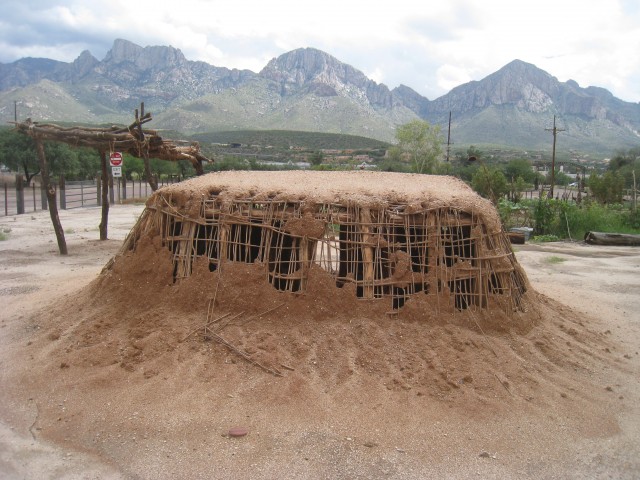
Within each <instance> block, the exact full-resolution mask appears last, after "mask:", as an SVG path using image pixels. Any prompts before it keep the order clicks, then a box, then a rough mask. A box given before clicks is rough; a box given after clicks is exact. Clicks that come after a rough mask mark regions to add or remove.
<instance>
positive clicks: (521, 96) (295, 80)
mask: <svg viewBox="0 0 640 480" xmlns="http://www.w3.org/2000/svg"><path fill="white" fill-rule="evenodd" d="M140 102H144V103H145V110H146V111H148V112H152V114H153V119H154V120H153V122H152V123H151V124H150V127H151V128H157V129H171V130H177V131H180V132H183V133H185V134H192V133H199V132H211V131H225V130H239V129H243V130H246V129H254V130H267V129H269V130H273V129H278V130H299V131H315V132H328V133H344V134H352V135H359V136H364V137H369V138H375V139H378V140H384V141H393V140H394V133H395V127H396V126H397V125H400V124H403V123H406V122H408V121H411V120H414V119H424V120H427V121H429V122H430V123H432V124H438V125H441V127H442V129H443V133H444V134H445V135H446V134H447V128H448V122H449V115H450V114H451V139H452V141H453V143H454V144H458V145H475V146H479V147H482V146H491V147H505V148H514V149H531V150H536V149H539V150H548V149H549V146H550V144H551V141H552V139H551V134H550V132H549V130H548V129H549V128H550V127H552V126H553V119H554V116H556V118H557V122H558V123H557V125H558V127H559V128H560V129H561V130H562V132H561V134H559V138H558V142H559V148H562V149H564V150H567V151H568V150H574V151H577V152H583V153H585V154H597V155H609V154H611V153H613V152H614V151H615V150H619V149H626V148H631V147H634V146H638V145H639V144H640V104H638V103H630V102H625V101H622V100H620V99H618V98H615V97H614V96H613V95H612V94H611V93H610V92H609V91H607V90H605V89H603V88H599V87H587V88H582V87H580V86H579V85H578V84H577V83H576V82H575V81H573V80H569V81H567V82H560V81H558V79H557V78H555V77H553V76H552V75H550V74H549V73H547V72H545V71H543V70H541V69H539V68H537V67H536V66H535V65H532V64H529V63H526V62H523V61H520V60H514V61H512V62H510V63H509V64H507V65H505V66H504V67H502V68H501V69H500V70H498V71H496V72H495V73H492V74H491V75H489V76H487V77H485V78H484V79H482V80H479V81H472V82H469V83H465V84H463V85H460V86H458V87H455V88H454V89H452V90H451V91H450V92H449V93H447V94H445V95H443V96H441V97H439V98H436V99H433V100H429V99H428V98H425V97H424V96H422V95H420V94H418V93H417V92H416V91H415V90H413V89H412V88H410V87H408V86H406V85H400V86H398V87H396V88H393V89H389V88H388V87H387V86H385V85H384V84H379V83H376V82H374V81H373V80H371V79H369V78H367V76H366V75H365V74H364V73H362V72H361V71H359V70H358V69H356V68H354V67H352V66H350V65H347V64H345V63H343V62H340V61H339V60H338V59H336V58H334V57H332V56H331V55H329V54H327V53H325V52H322V51H320V50H317V49H314V48H300V49H297V50H293V51H291V52H288V53H285V54H283V55H280V56H279V57H277V58H274V59H272V60H271V61H269V62H268V63H267V65H266V66H265V67H264V68H263V69H262V70H261V71H260V72H258V73H255V72H252V71H250V70H238V69H229V68H225V67H217V66H213V65H210V64H208V63H205V62H201V61H190V60H187V59H186V58H185V56H184V55H183V54H182V52H181V51H180V50H179V49H176V48H173V47H171V46H149V47H141V46H139V45H136V44H134V43H132V42H130V41H127V40H123V39H118V40H115V41H114V43H113V46H112V48H111V50H109V52H108V53H107V54H106V56H105V58H104V59H103V60H98V59H96V58H95V57H94V56H93V55H92V54H91V53H90V52H89V51H84V52H82V53H81V54H80V55H79V56H78V58H76V60H74V61H73V62H71V63H67V62H60V61H56V60H51V59H44V58H23V59H20V60H17V61H15V62H12V63H8V64H2V63H0V121H2V123H5V122H8V121H12V120H14V115H15V114H16V113H17V117H18V119H24V118H27V117H30V118H32V119H33V120H34V121H56V122H79V123H88V124H104V123H124V124H126V123H129V122H130V121H131V120H132V119H133V112H134V109H136V108H138V107H139V106H140Z"/></svg>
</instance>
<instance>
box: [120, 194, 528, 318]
mask: <svg viewBox="0 0 640 480" xmlns="http://www.w3.org/2000/svg"><path fill="white" fill-rule="evenodd" d="M158 193H161V191H159V192H158ZM147 232H153V233H159V234H160V235H161V238H162V242H163V245H164V246H166V248H168V249H169V250H170V251H171V252H172V254H173V263H174V279H175V280H176V281H178V280H180V279H181V278H184V277H187V276H189V275H190V274H191V272H192V265H193V263H194V260H195V259H196V258H197V257H205V258H207V259H208V262H209V269H210V270H211V271H215V270H217V269H218V268H220V267H221V265H222V263H223V262H225V261H231V262H245V263H259V264H261V265H262V266H263V267H264V275H265V281H268V282H269V283H270V284H271V285H272V286H273V287H274V288H276V289H278V290H282V291H285V292H292V293H293V292H297V293H304V292H306V291H307V289H308V288H309V286H308V279H309V272H310V271H311V269H312V268H315V267H320V268H322V269H323V270H324V271H325V272H327V273H328V274H329V275H331V276H332V277H333V278H334V279H335V285H336V288H342V287H344V286H345V285H347V284H353V285H354V286H355V292H356V296H357V297H359V298H361V299H387V300H388V301H390V303H391V307H392V308H393V309H399V308H401V307H402V306H403V305H404V303H405V302H406V301H407V300H408V299H409V298H410V297H412V296H417V295H427V296H428V297H429V298H430V299H432V300H434V302H433V303H434V304H435V305H436V306H437V305H441V304H442V302H446V303H447V305H448V306H450V307H454V308H455V309H457V310H465V309H477V308H494V307H499V308H502V309H503V310H504V311H506V312H511V311H515V310H518V309H520V308H521V298H522V295H523V293H524V292H525V290H526V285H527V282H526V278H525V277H524V275H523V273H522V271H521V269H520V268H519V266H518V265H517V262H516V259H515V257H514V254H513V251H512V249H511V246H510V244H509V241H508V239H507V237H506V235H505V234H504V233H503V231H502V230H501V229H500V230H498V231H496V232H489V231H488V229H487V226H486V225H485V224H484V223H483V218H482V217H481V216H480V215H478V214H477V213H473V212H471V213H470V212H468V211H464V210H462V209H459V208H455V207H450V206H441V205H440V206H438V207H434V208H424V209H416V208H415V207H414V206H409V205H407V204H400V203H385V204H382V205H381V206H379V207H372V206H370V205H369V206H362V205H359V204H357V203H355V202H351V203H347V204H346V205H343V204H340V203H332V202H323V203H315V202H309V201H305V200H304V199H303V200H296V201H292V200H278V199H272V200H260V201H257V200H255V199H234V200H233V201H228V199H225V200H223V199H222V198H221V197H218V196H216V195H211V196H209V197H204V198H203V200H202V201H201V204H200V206H199V215H197V216H187V215H185V214H184V213H181V212H180V210H179V209H176V208H175V207H174V206H173V205H172V204H171V202H170V201H168V200H167V199H166V198H165V197H163V196H162V195H157V197H156V200H155V201H154V202H150V203H149V205H148V206H147V209H146V210H145V212H144V213H143V215H142V217H141V218H140V220H139V222H138V224H137V226H136V227H135V228H134V230H133V231H132V233H131V234H130V236H129V238H128V239H127V241H126V242H125V246H124V247H123V248H124V249H125V250H133V249H135V244H136V242H137V239H138V238H140V236H141V235H143V234H145V233H147ZM221 270H223V268H222V269H221Z"/></svg>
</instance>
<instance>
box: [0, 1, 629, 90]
mask: <svg viewBox="0 0 640 480" xmlns="http://www.w3.org/2000/svg"><path fill="white" fill-rule="evenodd" d="M3 7H4V8H3V10H4V12H3V17H2V18H0V46H1V47H3V48H2V49H1V50H0V61H2V62H9V61H13V60H16V59H17V58H21V57H24V56H44V57H49V58H54V59H57V60H63V61H72V60H73V59H74V58H76V57H77V56H78V55H79V54H80V52H81V51H82V50H84V49H89V50H91V52H92V53H93V54H94V55H95V56H96V57H98V58H103V56H104V54H105V53H106V51H107V50H108V49H109V48H110V46H111V44H112V43H113V40H114V39H115V38H126V39H128V40H131V41H133V42H135V43H138V44H140V45H142V46H146V45H172V46H174V47H176V48H180V49H181V50H182V51H183V53H184V54H185V56H186V57H187V58H188V59H191V60H203V61H206V62H209V63H212V64H214V65H218V66H226V67H229V68H247V69H251V70H253V71H259V70H260V69H262V67H264V66H265V65H266V63H267V62H268V61H269V59H271V58H273V57H275V56H278V55H280V54H282V53H285V52H287V51H290V50H293V49H295V48H300V47H315V48H318V49H321V50H324V51H326V52H327V53H330V54H331V55H334V56H336V57H337V58H338V59H339V60H341V61H343V62H346V63H349V64H351V65H352V66H354V67H355V68H358V69H360V70H362V71H363V72H366V73H367V74H368V75H369V76H370V77H371V78H372V79H374V80H375V81H377V82H383V83H385V84H386V85H388V86H389V87H390V88H393V87H395V86H397V85H399V84H400V83H403V84H405V85H408V86H410V87H412V88H414V89H415V90H417V91H418V92H419V93H422V94H423V95H426V96H428V97H429V98H435V97H437V96H439V95H442V94H444V93H446V92H447V91H448V90H449V89H450V88H452V87H453V86H456V85H459V84H460V83H463V82H465V81H468V80H471V79H474V80H479V79H481V78H483V77H484V76H486V75H488V74H490V73H492V72H494V71H496V70H498V69H499V68H501V67H502V66H504V65H506V64H507V63H509V62H510V61H512V60H514V59H516V58H517V59H521V60H524V61H526V62H529V63H533V64H535V65H537V66H538V67H540V68H542V69H544V70H546V71H547V72H549V73H550V74H552V75H554V76H556V77H558V79H560V80H561V81H566V80H568V79H574V80H576V81H577V82H578V83H580V84H581V85H582V86H588V85H597V86H601V87H604V88H607V89H609V90H611V91H612V92H613V93H614V95H616V96H619V97H621V98H623V99H624V100H628V101H640V81H639V78H640V57H639V56H638V54H637V52H638V51H640V7H639V6H638V4H637V2H636V1H635V0H610V1H607V2H585V1H584V0H562V1H558V0H537V1H535V2H533V1H530V0H522V1H512V0H484V1H483V2H480V3H479V2H476V1H473V0H449V1H448V2H428V3H425V2H423V3H422V4H420V3H415V2H414V1H413V0H396V1H395V2H393V3H392V4H389V5H387V6H385V7H384V8H381V7H380V6H377V5H373V4H371V3H370V2H369V1H364V0H350V1H348V2H347V1H344V0H341V1H338V0H325V1H323V2H314V3H306V2H301V1H300V0H280V1H278V2H275V3H274V2H264V1H262V0H260V1H258V0H234V1H231V2H221V1H207V0H181V1H180V2H157V1H156V0H138V1H136V2H131V1H130V0H127V1H125V0H110V1H106V0H57V1H56V0H52V1H49V0H4V1H3Z"/></svg>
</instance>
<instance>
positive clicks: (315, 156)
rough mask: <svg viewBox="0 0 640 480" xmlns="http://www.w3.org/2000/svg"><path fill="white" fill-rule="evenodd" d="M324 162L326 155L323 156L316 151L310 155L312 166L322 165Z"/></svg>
mask: <svg viewBox="0 0 640 480" xmlns="http://www.w3.org/2000/svg"><path fill="white" fill-rule="evenodd" d="M322 160H324V155H322V152H321V151H320V150H316V151H315V152H313V153H312V154H311V155H309V162H310V163H311V165H320V164H321V163H322Z"/></svg>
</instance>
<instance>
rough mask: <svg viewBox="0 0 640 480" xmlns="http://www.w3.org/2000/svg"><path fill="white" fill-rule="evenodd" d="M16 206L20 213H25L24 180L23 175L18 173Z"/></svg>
mask: <svg viewBox="0 0 640 480" xmlns="http://www.w3.org/2000/svg"><path fill="white" fill-rule="evenodd" d="M16 207H17V209H18V215H22V214H23V213H24V180H23V178H22V175H20V174H18V175H16Z"/></svg>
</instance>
